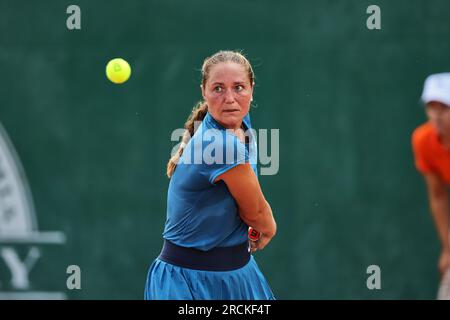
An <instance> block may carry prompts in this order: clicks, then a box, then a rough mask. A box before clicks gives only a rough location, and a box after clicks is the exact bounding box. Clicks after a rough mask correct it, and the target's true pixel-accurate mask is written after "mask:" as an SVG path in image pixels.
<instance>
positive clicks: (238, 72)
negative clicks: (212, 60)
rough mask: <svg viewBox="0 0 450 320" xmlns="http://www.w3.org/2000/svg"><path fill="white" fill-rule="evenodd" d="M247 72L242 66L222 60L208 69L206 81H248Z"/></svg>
mask: <svg viewBox="0 0 450 320" xmlns="http://www.w3.org/2000/svg"><path fill="white" fill-rule="evenodd" d="M248 81H249V78H248V73H247V71H246V70H245V68H244V66H242V65H240V64H237V63H234V62H222V63H219V64H217V65H215V66H213V67H212V68H211V69H210V72H209V79H208V82H210V83H235V82H248Z"/></svg>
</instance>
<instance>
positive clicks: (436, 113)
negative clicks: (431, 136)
mask: <svg viewBox="0 0 450 320" xmlns="http://www.w3.org/2000/svg"><path fill="white" fill-rule="evenodd" d="M426 113H427V116H428V119H429V120H430V122H431V124H432V125H433V126H434V127H435V128H436V130H437V131H438V132H439V133H440V134H445V135H447V136H449V135H450V107H448V106H447V105H445V104H443V103H441V102H437V101H432V102H429V103H427V106H426Z"/></svg>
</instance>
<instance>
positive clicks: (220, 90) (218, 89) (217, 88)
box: [214, 86, 222, 92]
mask: <svg viewBox="0 0 450 320" xmlns="http://www.w3.org/2000/svg"><path fill="white" fill-rule="evenodd" d="M214 91H215V92H222V87H219V86H217V87H215V88H214Z"/></svg>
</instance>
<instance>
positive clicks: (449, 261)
mask: <svg viewBox="0 0 450 320" xmlns="http://www.w3.org/2000/svg"><path fill="white" fill-rule="evenodd" d="M438 267H439V273H440V274H441V277H442V276H444V273H445V271H446V270H448V269H450V248H448V249H443V250H442V252H441V256H440V257H439V264H438Z"/></svg>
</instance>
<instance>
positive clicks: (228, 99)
mask: <svg viewBox="0 0 450 320" xmlns="http://www.w3.org/2000/svg"><path fill="white" fill-rule="evenodd" d="M234 100H235V99H234V93H233V91H232V90H230V89H228V90H227V91H226V92H225V102H226V103H233V102H234Z"/></svg>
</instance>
